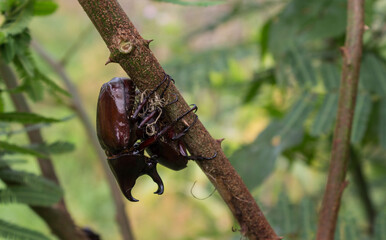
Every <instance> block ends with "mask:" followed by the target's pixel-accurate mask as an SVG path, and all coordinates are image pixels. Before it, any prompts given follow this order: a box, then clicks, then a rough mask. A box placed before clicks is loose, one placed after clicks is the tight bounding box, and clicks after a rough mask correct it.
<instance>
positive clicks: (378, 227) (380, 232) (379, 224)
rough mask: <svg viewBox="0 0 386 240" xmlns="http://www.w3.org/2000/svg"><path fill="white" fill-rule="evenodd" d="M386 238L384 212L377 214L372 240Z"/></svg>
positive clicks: (385, 217) (385, 215)
mask: <svg viewBox="0 0 386 240" xmlns="http://www.w3.org/2000/svg"><path fill="white" fill-rule="evenodd" d="M385 236H386V214H385V211H383V212H380V213H379V214H377V219H376V221H375V227H374V238H373V240H385Z"/></svg>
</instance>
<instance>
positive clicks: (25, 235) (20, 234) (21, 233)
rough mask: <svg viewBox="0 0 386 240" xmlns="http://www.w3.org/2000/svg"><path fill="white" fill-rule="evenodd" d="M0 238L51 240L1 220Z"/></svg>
mask: <svg viewBox="0 0 386 240" xmlns="http://www.w3.org/2000/svg"><path fill="white" fill-rule="evenodd" d="M0 238H1V239H12V240H50V239H49V238H48V237H47V236H45V235H43V234H42V233H39V232H36V231H33V230H30V229H27V228H24V227H20V226H18V225H15V224H12V223H9V222H6V221H4V220H0Z"/></svg>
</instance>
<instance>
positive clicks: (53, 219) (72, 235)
mask: <svg viewBox="0 0 386 240" xmlns="http://www.w3.org/2000/svg"><path fill="white" fill-rule="evenodd" d="M0 76H1V77H2V78H3V80H4V82H5V84H6V86H7V88H8V89H13V88H16V87H17V81H16V76H15V74H14V72H13V71H12V69H11V68H10V67H9V66H8V65H6V64H5V63H3V62H2V61H1V60H0ZM11 99H12V102H13V104H14V106H15V108H16V110H17V111H19V112H30V108H29V106H28V104H27V101H26V100H25V98H24V96H23V95H22V94H20V93H15V94H12V95H11ZM25 126H26V127H28V126H29V125H28V124H27V125H25ZM27 134H28V138H29V141H30V143H33V144H40V143H43V138H42V135H41V133H40V131H39V130H38V129H35V130H32V131H28V132H27ZM37 160H38V163H39V166H40V170H41V173H42V175H43V176H44V177H46V178H48V179H50V180H52V181H54V182H56V183H57V184H58V185H60V184H59V179H58V177H57V176H56V173H55V170H54V166H53V164H52V161H51V159H49V158H46V159H42V158H38V159H37ZM30 207H31V209H32V210H33V211H34V212H35V213H36V214H38V215H39V216H40V217H41V218H42V219H43V220H44V221H45V222H46V224H47V225H48V227H49V228H50V230H51V232H52V233H53V234H55V235H56V236H58V237H59V238H60V239H63V240H87V238H86V236H85V235H84V233H83V232H82V231H81V229H80V228H78V227H77V226H76V225H75V223H74V221H73V219H72V218H71V215H70V213H69V212H68V210H67V208H66V205H65V202H64V200H63V199H62V200H61V201H60V202H59V203H57V204H56V205H54V206H52V207H36V206H30Z"/></svg>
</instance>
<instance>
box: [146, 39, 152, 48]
mask: <svg viewBox="0 0 386 240" xmlns="http://www.w3.org/2000/svg"><path fill="white" fill-rule="evenodd" d="M153 41H154V39H149V40H145V41H144V42H145V46H146V47H148V48H149V46H150V43H151V42H153Z"/></svg>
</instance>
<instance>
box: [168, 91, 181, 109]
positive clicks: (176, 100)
mask: <svg viewBox="0 0 386 240" xmlns="http://www.w3.org/2000/svg"><path fill="white" fill-rule="evenodd" d="M174 95H175V96H176V98H175V99H174V100H173V101H171V102H169V103H167V104H166V105H165V107H167V106H169V105H172V104H173V103H176V102H178V96H177V94H176V93H175V94H174Z"/></svg>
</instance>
